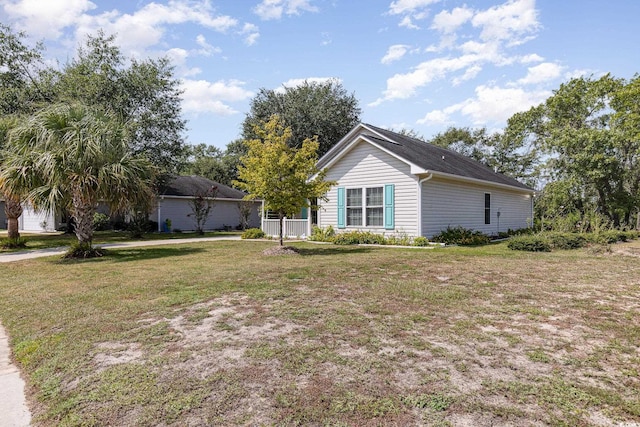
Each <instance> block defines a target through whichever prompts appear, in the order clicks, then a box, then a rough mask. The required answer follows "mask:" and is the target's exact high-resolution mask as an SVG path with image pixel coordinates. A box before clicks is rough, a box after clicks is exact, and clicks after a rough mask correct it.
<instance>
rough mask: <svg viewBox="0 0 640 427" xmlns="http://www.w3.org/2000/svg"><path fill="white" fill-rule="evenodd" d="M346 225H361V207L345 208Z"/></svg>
mask: <svg viewBox="0 0 640 427" xmlns="http://www.w3.org/2000/svg"><path fill="white" fill-rule="evenodd" d="M347 225H348V226H361V225H362V208H347Z"/></svg>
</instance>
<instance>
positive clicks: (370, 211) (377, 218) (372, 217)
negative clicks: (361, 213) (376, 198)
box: [367, 208, 384, 227]
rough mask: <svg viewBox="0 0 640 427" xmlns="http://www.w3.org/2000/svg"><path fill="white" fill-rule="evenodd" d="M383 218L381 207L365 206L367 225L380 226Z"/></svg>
mask: <svg viewBox="0 0 640 427" xmlns="http://www.w3.org/2000/svg"><path fill="white" fill-rule="evenodd" d="M383 218H384V209H383V208H367V227H382V225H383Z"/></svg>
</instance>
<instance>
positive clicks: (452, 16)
mask: <svg viewBox="0 0 640 427" xmlns="http://www.w3.org/2000/svg"><path fill="white" fill-rule="evenodd" d="M472 16H473V10H472V9H469V8H467V7H466V6H463V7H456V8H455V9H453V10H452V11H451V12H447V11H446V10H443V11H442V12H440V13H438V14H437V15H436V16H434V17H433V24H431V28H433V29H434V30H438V31H440V32H443V33H445V34H447V33H451V32H453V31H455V30H456V29H458V27H460V26H461V25H462V24H464V23H465V22H467V21H469V20H470V19H471V17H472Z"/></svg>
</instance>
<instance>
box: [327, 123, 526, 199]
mask: <svg viewBox="0 0 640 427" xmlns="http://www.w3.org/2000/svg"><path fill="white" fill-rule="evenodd" d="M358 139H361V140H365V141H367V142H369V143H372V144H374V145H376V146H377V147H378V148H380V149H382V150H384V151H386V152H388V153H390V154H391V155H393V156H394V157H397V158H399V159H401V160H403V161H404V162H405V163H407V164H409V165H411V169H412V173H414V174H418V173H435V174H436V175H439V174H441V175H444V176H451V177H458V178H460V179H464V180H471V181H485V182H488V183H491V184H494V185H500V186H508V187H515V188H519V189H522V190H528V191H531V192H532V191H533V190H532V189H531V188H529V187H527V186H526V185H524V184H522V183H521V182H519V181H517V180H516V179H514V178H511V177H508V176H506V175H503V174H500V173H496V172H494V171H493V170H491V168H489V167H487V166H485V165H484V164H482V163H480V162H478V161H476V160H474V159H471V158H469V157H467V156H464V155H462V154H460V153H457V152H455V151H452V150H449V149H446V148H442V147H438V146H436V145H433V144H429V143H427V142H424V141H421V140H419V139H415V138H411V137H409V136H406V135H400V134H398V133H396V132H392V131H389V130H386V129H382V128H378V127H376V126H372V125H369V124H360V125H358V126H356V127H355V128H354V129H353V130H352V131H351V132H349V133H348V134H347V136H345V138H343V139H342V140H340V142H338V144H336V146H335V147H334V148H333V149H331V150H330V151H329V152H327V154H325V155H324V156H323V157H322V158H321V159H320V160H319V161H318V167H319V168H324V167H330V166H331V165H332V164H333V163H334V162H335V161H336V160H337V159H338V158H340V157H342V155H344V153H345V152H346V151H348V149H349V148H350V146H351V144H352V143H353V142H355V140H358Z"/></svg>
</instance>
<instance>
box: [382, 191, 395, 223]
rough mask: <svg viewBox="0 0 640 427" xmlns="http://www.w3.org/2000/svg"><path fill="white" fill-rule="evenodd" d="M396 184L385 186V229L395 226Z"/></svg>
mask: <svg viewBox="0 0 640 427" xmlns="http://www.w3.org/2000/svg"><path fill="white" fill-rule="evenodd" d="M393 202H394V185H393V184H385V186H384V228H385V230H393V229H394V228H395V221H394V217H395V207H394V204H393Z"/></svg>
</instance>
